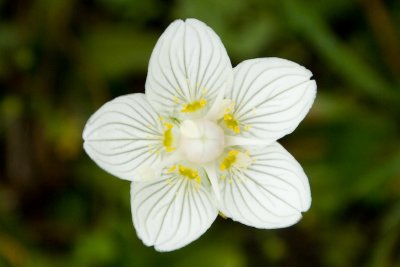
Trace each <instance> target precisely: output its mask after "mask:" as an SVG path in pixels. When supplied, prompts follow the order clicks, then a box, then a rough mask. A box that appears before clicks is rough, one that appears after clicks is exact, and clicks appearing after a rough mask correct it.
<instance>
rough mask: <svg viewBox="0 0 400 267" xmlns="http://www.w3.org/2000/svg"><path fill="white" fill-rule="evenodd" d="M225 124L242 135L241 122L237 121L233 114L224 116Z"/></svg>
mask: <svg viewBox="0 0 400 267" xmlns="http://www.w3.org/2000/svg"><path fill="white" fill-rule="evenodd" d="M224 122H225V124H226V126H227V127H228V128H229V129H231V130H232V131H234V132H235V133H237V134H238V133H240V126H239V122H238V121H237V120H236V119H235V117H234V116H233V114H232V113H225V114H224Z"/></svg>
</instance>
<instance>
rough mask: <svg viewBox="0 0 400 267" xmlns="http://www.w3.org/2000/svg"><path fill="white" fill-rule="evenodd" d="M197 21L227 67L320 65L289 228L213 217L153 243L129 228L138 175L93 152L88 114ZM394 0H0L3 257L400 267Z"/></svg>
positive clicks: (220, 266)
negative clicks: (123, 175) (110, 165)
mask: <svg viewBox="0 0 400 267" xmlns="http://www.w3.org/2000/svg"><path fill="white" fill-rule="evenodd" d="M187 17H195V18H198V19H200V20H203V21H204V22H206V23H207V24H208V25H210V26H211V27H212V28H213V29H214V30H215V31H216V32H217V33H218V34H219V35H220V37H221V39H222V41H223V42H224V44H225V46H226V48H227V50H228V53H229V55H230V56H231V59H232V63H233V65H236V64H238V63H239V62H240V61H242V60H244V59H248V58H255V57H268V56H276V57H283V58H287V59H290V60H293V61H296V62H298V63H300V64H302V65H304V66H306V67H307V68H309V69H310V70H312V71H313V73H314V77H315V79H316V80H317V84H318V95H317V99H316V102H315V104H314V106H313V108H312V110H311V112H310V114H309V115H308V116H307V118H306V119H305V121H304V122H303V123H302V124H301V125H300V126H299V128H298V129H297V131H295V132H294V133H293V134H292V135H289V136H287V137H285V138H283V139H282V140H281V143H282V144H283V145H284V146H285V147H286V148H287V149H288V150H289V151H290V152H291V153H292V154H293V155H294V156H295V157H296V159H297V160H298V161H299V162H300V163H301V164H302V166H303V167H304V169H305V171H306V173H307V174H308V177H309V180H310V184H311V189H312V196H313V204H312V207H311V210H310V211H309V212H307V213H305V214H304V218H303V220H302V221H301V222H300V223H299V224H297V225H295V226H294V227H291V228H288V229H280V230H258V229H253V228H250V227H246V226H243V225H240V224H238V223H234V222H232V221H231V220H224V219H222V218H220V217H219V218H218V219H217V221H216V222H215V223H214V224H213V225H212V227H211V229H210V230H209V231H207V233H206V234H205V235H203V236H202V237H201V238H200V239H199V240H198V241H196V242H194V243H192V244H190V245H189V246H187V247H185V248H183V249H181V250H178V251H176V252H171V253H157V252H155V251H154V250H153V249H152V248H148V247H145V246H144V245H143V244H142V243H141V241H140V240H138V238H137V236H136V234H135V231H134V229H133V227H132V222H131V214H130V202H129V183H128V182H126V181H122V180H119V179H117V178H114V177H112V176H110V175H108V174H107V173H105V172H104V171H102V170H101V169H100V168H98V167H97V166H96V165H95V163H94V162H92V161H91V160H90V159H89V158H88V156H87V155H86V154H85V153H84V152H83V149H82V139H81V132H82V129H83V126H84V124H85V122H86V120H87V119H88V118H89V116H90V115H91V114H92V113H93V112H94V111H95V110H96V109H97V108H99V107H100V106H101V105H102V104H103V103H104V102H106V101H108V100H111V99H112V98H114V97H116V96H119V95H123V94H128V93H133V92H144V82H145V79H146V71H147V64H148V60H149V57H150V53H151V51H152V49H153V47H154V45H155V42H156V40H157V38H158V37H159V36H160V34H161V33H162V32H163V30H164V29H165V28H166V27H167V26H168V24H169V23H170V22H171V21H173V20H174V19H176V18H187ZM399 36H400V1H396V0H392V1H379V0H369V1H368V0H364V1H362V0H360V1H351V0H325V1H322V0H320V1H310V0H283V1H274V0H269V1H266V0H249V1H240V0H220V1H215V0H192V1H190V0H175V1H163V0H140V1H139V0H87V1H84V0H36V1H28V0H13V1H11V0H9V1H6V0H0V151H1V152H0V266H16V267H19V266H23V267H34V266H35V267H36V266H37V267H42V266H43V267H46V266H61V267H62V266H77V267H80V266H146V267H147V266H149V267H151V266H179V267H185V266H190V267H197V266H199V267H200V266H201V267H202V266H211V267H214V266H215V267H242V266H243V267H244V266H351V267H353V266H367V267H386V266H390V267H392V266H400V41H399V39H400V37H399Z"/></svg>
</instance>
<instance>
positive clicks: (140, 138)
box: [83, 94, 163, 181]
mask: <svg viewBox="0 0 400 267" xmlns="http://www.w3.org/2000/svg"><path fill="white" fill-rule="evenodd" d="M83 139H84V140H85V143H84V148H85V150H86V153H87V154H88V155H89V156H90V157H91V158H92V159H93V160H94V161H95V162H96V163H97V165H99V166H100V167H101V168H103V169H104V170H106V171H107V172H109V173H111V174H113V175H115V176H117V177H119V178H121V179H126V180H130V181H132V180H136V179H138V178H139V177H137V175H138V173H137V172H138V167H142V168H143V167H146V166H150V165H154V164H159V163H160V161H161V160H162V153H158V152H157V151H159V149H162V141H163V126H162V123H161V121H160V119H159V117H158V116H157V113H156V112H155V111H154V110H153V108H152V107H151V105H150V104H149V103H148V102H147V100H146V97H145V95H144V94H131V95H126V96H120V97H117V98H115V99H114V100H112V101H110V102H108V103H106V104H104V105H103V106H102V107H101V108H100V109H99V110H97V111H96V113H94V114H93V115H92V116H91V117H90V119H89V120H88V122H87V124H86V126H85V129H84V132H83Z"/></svg>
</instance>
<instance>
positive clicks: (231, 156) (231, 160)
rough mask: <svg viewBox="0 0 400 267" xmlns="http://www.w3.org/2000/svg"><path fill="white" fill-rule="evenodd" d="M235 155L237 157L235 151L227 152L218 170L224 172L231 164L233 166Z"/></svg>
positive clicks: (237, 152)
mask: <svg viewBox="0 0 400 267" xmlns="http://www.w3.org/2000/svg"><path fill="white" fill-rule="evenodd" d="M237 155H239V151H237V150H231V151H229V152H228V156H227V157H226V158H224V160H223V161H222V163H221V165H220V166H219V169H220V170H221V171H225V170H227V169H229V168H230V167H231V166H232V164H234V163H235V162H236V157H237Z"/></svg>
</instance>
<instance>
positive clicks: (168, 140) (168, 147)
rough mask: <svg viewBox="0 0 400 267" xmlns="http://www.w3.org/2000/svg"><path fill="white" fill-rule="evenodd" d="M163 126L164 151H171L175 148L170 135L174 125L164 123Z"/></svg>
mask: <svg viewBox="0 0 400 267" xmlns="http://www.w3.org/2000/svg"><path fill="white" fill-rule="evenodd" d="M164 126H165V127H166V130H165V132H164V140H163V145H164V147H165V151H167V152H172V151H174V150H175V147H173V146H172V145H173V143H174V137H173V135H172V128H173V127H174V125H172V124H171V123H164Z"/></svg>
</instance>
